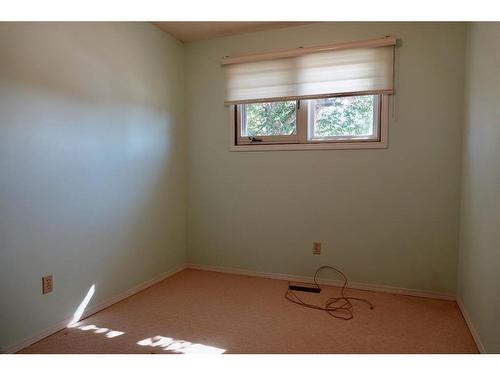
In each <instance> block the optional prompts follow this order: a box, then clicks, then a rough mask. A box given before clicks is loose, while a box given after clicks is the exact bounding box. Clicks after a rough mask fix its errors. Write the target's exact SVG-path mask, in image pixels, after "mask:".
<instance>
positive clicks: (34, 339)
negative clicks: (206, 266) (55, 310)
mask: <svg viewBox="0 0 500 375" xmlns="http://www.w3.org/2000/svg"><path fill="white" fill-rule="evenodd" d="M186 268H187V264H181V265H179V266H177V267H175V268H173V269H171V270H169V271H167V272H164V273H162V274H160V275H159V276H157V277H155V278H154V279H151V280H149V281H146V282H144V283H142V284H140V285H137V286H135V287H133V288H131V289H129V290H127V291H126V292H124V293H121V294H119V295H117V296H115V297H113V298H110V299H108V300H106V301H103V302H101V303H99V304H98V305H95V306H91V307H90V308H89V309H87V310H86V311H85V312H84V313H83V314H82V317H81V318H80V320H83V319H85V318H88V317H89V316H90V315H94V314H95V313H97V312H99V311H101V310H104V309H105V308H108V307H109V306H111V305H114V304H115V303H117V302H120V301H121V300H124V299H125V298H128V297H130V296H132V295H134V294H137V293H139V292H141V291H142V290H144V289H146V288H149V287H150V286H152V285H154V284H156V283H158V282H160V281H162V280H164V279H166V278H168V277H170V276H172V275H174V274H176V273H178V272H180V271H182V270H184V269H186ZM72 320H73V317H70V318H68V319H66V320H64V321H62V322H59V323H57V324H56V325H54V326H53V327H51V328H49V329H47V330H45V331H43V332H39V333H38V334H36V335H34V336H32V337H29V338H27V339H25V340H23V341H22V342H20V343H18V344H14V345H12V346H10V347H8V348H7V350H5V353H6V354H9V353H16V352H18V351H20V350H21V349H24V348H26V347H28V346H30V345H32V344H34V343H35V342H37V341H40V340H42V339H44V338H45V337H47V336H50V335H53V334H54V333H56V332H58V331H60V330H62V329H64V328H66V327H67V326H68V324H69V323H70V322H71V321H72Z"/></svg>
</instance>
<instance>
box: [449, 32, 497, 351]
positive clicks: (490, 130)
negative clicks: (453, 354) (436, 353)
mask: <svg viewBox="0 0 500 375" xmlns="http://www.w3.org/2000/svg"><path fill="white" fill-rule="evenodd" d="M466 67H467V69H466V90H465V94H466V113H465V128H464V151H463V175H462V187H463V188H462V210H461V241H460V266H459V283H458V294H459V298H460V299H461V300H462V302H463V304H464V306H465V310H466V311H467V313H468V315H469V317H470V319H471V321H472V323H473V325H474V327H475V329H476V331H477V334H478V335H479V338H480V340H481V342H482V345H483V346H484V349H485V350H486V351H487V352H489V353H500V326H499V325H498V317H499V316H500V293H499V291H498V286H499V285H500V273H499V268H500V251H499V249H500V247H499V244H500V230H499V228H500V199H499V193H500V147H499V143H500V106H499V104H500V23H476V24H472V25H470V26H469V28H468V33H467V64H466Z"/></svg>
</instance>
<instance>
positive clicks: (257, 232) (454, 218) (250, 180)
mask: <svg viewBox="0 0 500 375" xmlns="http://www.w3.org/2000/svg"><path fill="white" fill-rule="evenodd" d="M385 35H393V36H396V37H398V38H401V39H402V42H403V45H402V47H401V48H398V49H397V54H396V96H395V98H394V99H395V101H392V102H391V112H393V117H392V118H391V120H390V125H389V126H390V128H389V148H388V149H383V150H347V151H346V150H327V151H274V152H269V151H268V152H252V153H245V152H229V120H228V115H227V108H225V107H224V105H223V99H224V78H223V71H222V68H221V65H220V59H221V57H223V56H226V55H237V54H244V53H253V52H264V51H270V50H273V49H280V48H293V47H297V46H301V45H303V46H307V45H317V44H325V43H332V42H340V41H351V40H362V39H369V38H374V37H381V36H385ZM464 45H465V25H464V24H457V23H443V24H439V23H358V24H356V23H321V24H314V25H305V26H300V27H294V28H286V29H279V30H272V31H265V32H258V33H252V34H246V35H239V36H232V37H227V38H219V39H214V40H208V41H201V42H196V43H192V44H189V45H187V47H186V48H187V51H186V63H187V69H186V119H187V125H188V138H187V141H188V143H187V145H188V160H187V163H188V164H187V171H188V191H189V194H188V256H189V260H190V262H193V263H200V264H207V265H216V266H226V267H239V268H246V269H250V270H256V271H265V272H278V273H286V274H295V275H306V276H310V275H312V273H313V272H314V270H315V269H316V268H317V267H318V266H320V265H324V264H330V265H334V266H337V267H339V268H341V269H343V270H344V271H345V272H346V273H347V275H348V276H349V278H350V279H351V280H353V281H357V282H367V283H373V284H383V285H392V286H397V287H405V288H414V289H421V290H429V291H435V292H444V293H454V292H455V286H456V268H457V248H458V224H459V223H458V214H459V194H460V188H459V185H460V147H461V134H462V123H463V81H464V78H463V76H464V63H463V60H464ZM313 241H321V242H322V243H323V255H321V256H313V255H312V254H311V247H312V242H313Z"/></svg>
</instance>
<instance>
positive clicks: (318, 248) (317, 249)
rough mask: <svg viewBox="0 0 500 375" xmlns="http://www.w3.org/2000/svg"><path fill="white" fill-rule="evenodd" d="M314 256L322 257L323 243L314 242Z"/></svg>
mask: <svg viewBox="0 0 500 375" xmlns="http://www.w3.org/2000/svg"><path fill="white" fill-rule="evenodd" d="M312 253H313V254H314V255H321V242H313V251H312Z"/></svg>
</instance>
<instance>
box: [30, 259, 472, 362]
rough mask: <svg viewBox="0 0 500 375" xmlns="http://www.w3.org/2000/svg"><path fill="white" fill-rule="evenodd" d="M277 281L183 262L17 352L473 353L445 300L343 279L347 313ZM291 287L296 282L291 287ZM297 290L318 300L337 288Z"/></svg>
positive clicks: (457, 313)
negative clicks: (288, 294) (354, 285)
mask: <svg viewBox="0 0 500 375" xmlns="http://www.w3.org/2000/svg"><path fill="white" fill-rule="evenodd" d="M286 289H287V282H286V281H280V280H271V279H265V278H257V277H249V276H239V275H229V274H224V273H218V272H208V271H198V270H191V269H187V270H184V271H182V272H179V273H177V274H175V275H174V276H172V277H169V278H168V279H166V280H164V281H162V282H160V283H158V284H155V285H153V286H152V287H150V288H148V289H146V290H144V291H142V292H140V293H138V294H135V295H133V296H131V297H129V298H127V299H125V300H123V301H121V302H119V303H117V304H115V305H113V306H111V307H109V308H107V309H105V310H102V311H100V312H98V313H96V314H94V315H92V316H90V317H88V318H86V319H84V320H82V321H80V322H79V323H78V325H77V326H76V327H72V328H66V329H64V330H62V331H59V332H57V333H55V334H53V335H52V336H49V337H47V338H45V339H43V340H41V341H39V342H37V343H35V344H33V345H31V346H30V347H28V348H25V349H23V350H22V351H21V352H20V353H25V354H28V353H153V354H160V353H196V352H203V353H205V352H206V353H477V352H478V351H477V348H476V345H475V343H474V340H473V338H472V336H471V334H470V332H469V330H468V328H467V325H466V323H465V321H464V319H463V317H462V315H461V313H460V310H459V308H458V306H457V304H456V303H455V302H453V301H443V300H437V299H429V298H421V297H410V296H403V295H395V294H389V293H379V292H370V291H361V290H355V289H349V290H347V291H346V294H347V295H350V296H354V297H361V298H366V299H369V300H370V301H371V302H372V303H373V305H374V306H375V307H374V309H373V310H370V309H369V308H368V307H367V306H366V305H365V304H363V303H361V302H353V304H354V318H353V319H352V320H348V321H345V320H340V319H334V318H332V317H331V316H330V315H328V314H327V313H326V312H324V311H319V310H311V309H307V308H304V307H301V306H298V305H295V304H293V303H291V302H289V301H287V300H286V299H285V298H284V293H285V291H286ZM299 293H301V292H299ZM338 293H339V288H336V287H325V288H323V290H322V291H321V293H320V294H311V293H303V292H302V293H301V294H300V295H301V296H303V298H304V299H305V300H307V301H308V302H314V303H322V302H324V301H325V300H326V299H327V298H329V297H331V296H335V295H338Z"/></svg>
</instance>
